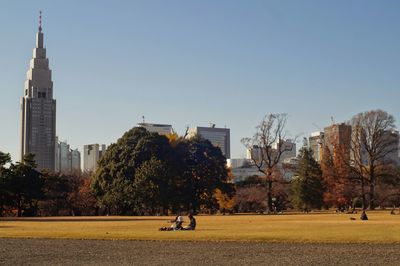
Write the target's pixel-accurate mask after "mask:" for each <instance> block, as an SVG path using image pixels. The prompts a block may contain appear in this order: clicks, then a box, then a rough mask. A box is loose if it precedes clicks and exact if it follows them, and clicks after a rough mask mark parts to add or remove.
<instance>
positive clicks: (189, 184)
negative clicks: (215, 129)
mask: <svg viewBox="0 0 400 266" xmlns="http://www.w3.org/2000/svg"><path fill="white" fill-rule="evenodd" d="M175 149H176V152H177V156H178V158H179V159H180V161H181V163H180V165H181V167H182V171H181V173H180V182H179V180H178V182H179V183H180V184H181V194H182V195H181V198H182V199H184V203H185V205H186V206H185V209H187V210H192V211H193V212H194V213H196V212H198V211H199V210H200V209H201V208H206V209H217V208H218V203H217V200H216V199H215V190H216V189H219V190H221V192H223V193H227V194H228V195H230V194H232V192H233V186H232V184H231V183H229V177H228V170H227V166H226V158H225V156H223V154H222V152H221V150H220V149H219V148H217V147H215V146H213V145H212V144H211V142H210V141H208V140H205V139H202V138H200V137H197V136H196V137H194V138H192V139H190V140H181V141H180V143H178V145H177V146H176V148H175Z"/></svg>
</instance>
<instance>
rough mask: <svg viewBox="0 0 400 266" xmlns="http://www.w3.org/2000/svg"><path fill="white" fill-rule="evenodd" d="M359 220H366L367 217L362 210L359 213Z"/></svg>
mask: <svg viewBox="0 0 400 266" xmlns="http://www.w3.org/2000/svg"><path fill="white" fill-rule="evenodd" d="M360 219H361V220H364V221H366V220H368V216H367V214H366V213H365V210H363V212H362V213H361V217H360Z"/></svg>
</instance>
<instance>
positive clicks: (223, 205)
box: [214, 188, 236, 215]
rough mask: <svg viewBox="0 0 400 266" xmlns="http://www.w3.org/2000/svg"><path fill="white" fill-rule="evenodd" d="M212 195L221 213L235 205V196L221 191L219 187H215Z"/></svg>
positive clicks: (230, 209)
mask: <svg viewBox="0 0 400 266" xmlns="http://www.w3.org/2000/svg"><path fill="white" fill-rule="evenodd" d="M214 197H215V199H216V200H217V202H218V206H219V209H220V210H221V212H222V214H223V215H225V213H226V212H227V211H228V212H231V211H232V210H233V208H234V207H235V203H236V198H235V196H230V195H228V194H227V193H223V192H222V191H221V190H220V189H218V188H217V189H216V190H215V193H214Z"/></svg>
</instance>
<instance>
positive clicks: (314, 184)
mask: <svg viewBox="0 0 400 266" xmlns="http://www.w3.org/2000/svg"><path fill="white" fill-rule="evenodd" d="M298 158H299V164H298V166H297V170H296V174H297V176H296V177H295V178H294V179H293V181H292V203H293V205H294V207H296V208H299V209H303V210H310V209H313V208H317V209H320V208H321V207H322V204H323V194H324V186H323V181H322V172H321V169H320V166H319V164H318V163H317V162H316V161H315V159H314V157H313V156H312V150H311V149H310V148H308V147H307V146H304V147H302V148H301V149H300V152H299V155H298Z"/></svg>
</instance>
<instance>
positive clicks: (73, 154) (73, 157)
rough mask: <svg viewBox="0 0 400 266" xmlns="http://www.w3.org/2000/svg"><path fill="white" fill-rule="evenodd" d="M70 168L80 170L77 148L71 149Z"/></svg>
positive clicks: (79, 157)
mask: <svg viewBox="0 0 400 266" xmlns="http://www.w3.org/2000/svg"><path fill="white" fill-rule="evenodd" d="M70 153H71V170H72V171H81V153H80V151H78V149H75V150H71V151H70Z"/></svg>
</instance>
